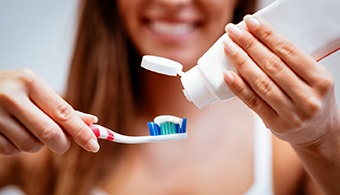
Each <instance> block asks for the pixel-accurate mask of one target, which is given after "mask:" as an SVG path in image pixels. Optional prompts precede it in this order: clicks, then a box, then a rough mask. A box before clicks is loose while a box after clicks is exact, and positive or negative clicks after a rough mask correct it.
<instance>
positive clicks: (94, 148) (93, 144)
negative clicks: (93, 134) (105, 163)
mask: <svg viewBox="0 0 340 195" xmlns="http://www.w3.org/2000/svg"><path fill="white" fill-rule="evenodd" d="M87 147H88V149H89V150H90V151H91V152H93V153H96V152H98V151H99V149H100V146H99V144H98V142H97V140H96V139H93V138H92V139H90V140H89V141H88V142H87Z"/></svg>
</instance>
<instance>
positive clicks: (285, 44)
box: [276, 41, 297, 56]
mask: <svg viewBox="0 0 340 195" xmlns="http://www.w3.org/2000/svg"><path fill="white" fill-rule="evenodd" d="M277 45H278V46H277V47H276V48H277V49H276V52H277V53H278V54H279V55H281V56H295V55H296V53H297V47H296V45H295V44H293V43H291V42H289V41H281V42H279V43H278V44H277Z"/></svg>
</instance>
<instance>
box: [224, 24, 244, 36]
mask: <svg viewBox="0 0 340 195" xmlns="http://www.w3.org/2000/svg"><path fill="white" fill-rule="evenodd" d="M226 29H227V32H228V34H232V35H236V36H241V35H242V34H243V32H242V30H241V28H240V27H238V26H236V25H235V24H228V25H227V26H226Z"/></svg>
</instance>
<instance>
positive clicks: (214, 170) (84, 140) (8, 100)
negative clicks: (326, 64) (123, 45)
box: [0, 0, 340, 194]
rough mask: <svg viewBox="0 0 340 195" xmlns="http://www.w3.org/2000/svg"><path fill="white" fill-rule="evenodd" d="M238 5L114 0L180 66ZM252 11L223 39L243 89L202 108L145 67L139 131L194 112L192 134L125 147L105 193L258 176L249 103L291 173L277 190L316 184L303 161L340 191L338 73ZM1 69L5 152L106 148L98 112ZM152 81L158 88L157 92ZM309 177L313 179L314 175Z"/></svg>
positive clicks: (139, 44) (138, 42)
mask: <svg viewBox="0 0 340 195" xmlns="http://www.w3.org/2000/svg"><path fill="white" fill-rule="evenodd" d="M235 3H236V1H222V0H216V1H208V0H200V1H194V0H168V1H166V0H154V1H146V0H118V5H119V11H120V14H121V15H122V16H123V17H122V18H123V19H124V22H125V24H126V26H125V27H126V31H127V33H128V34H129V36H130V37H131V39H132V42H133V43H134V45H135V46H136V48H137V49H138V50H139V52H140V53H141V54H154V55H160V56H165V57H168V58H171V59H174V60H177V61H179V62H181V63H182V64H183V65H184V66H185V69H189V68H190V67H192V66H193V65H195V63H196V61H197V58H198V57H199V56H201V55H202V54H203V53H204V52H205V51H206V49H207V48H209V46H210V45H211V44H212V43H213V42H214V41H215V40H216V39H217V38H218V37H219V36H220V35H221V34H222V33H224V32H223V28H224V26H225V24H227V23H228V22H229V21H230V20H231V15H232V10H233V7H234V5H235ZM156 20H157V21H160V22H163V24H165V25H167V26H166V27H165V28H166V30H164V29H163V30H160V28H161V27H159V26H158V27H157V26H156V27H155V28H157V29H158V30H157V33H156V32H154V31H155V29H154V28H152V27H150V26H149V25H148V24H149V23H148V22H149V21H156ZM245 21H246V26H244V25H239V28H235V26H234V25H228V27H227V29H226V30H227V31H228V33H229V35H230V40H227V41H226V42H225V53H226V55H227V56H228V57H229V58H230V59H231V61H232V64H233V65H234V66H235V68H236V69H237V70H238V74H236V73H235V72H226V73H225V81H226V84H227V85H228V86H229V87H230V88H231V89H232V90H233V92H234V93H235V94H236V95H237V96H238V97H239V99H234V100H231V101H229V102H228V103H226V104H222V103H218V104H216V105H214V106H211V107H209V108H206V109H204V110H198V109H197V108H195V107H194V105H192V104H191V103H188V102H187V100H186V99H185V97H184V96H183V94H182V92H181V90H179V89H181V86H180V82H179V81H178V78H169V77H164V76H161V75H156V74H153V73H151V72H146V73H144V74H145V75H144V80H143V83H142V84H143V89H145V93H144V94H143V95H144V96H145V97H141V98H143V99H145V100H146V101H145V104H143V106H145V107H143V109H141V111H140V113H139V115H138V118H136V121H135V124H134V125H135V126H134V127H135V128H134V129H145V121H149V120H150V118H152V117H153V116H155V115H159V114H160V113H164V112H167V113H168V114H172V115H178V116H190V121H189V123H188V130H190V136H189V138H188V139H187V140H186V141H185V142H171V143H161V144H157V147H155V146H154V145H139V146H138V147H137V146H129V148H128V150H127V152H126V153H125V154H124V155H123V156H122V157H121V158H120V159H117V164H118V169H117V170H118V171H117V172H115V174H112V175H111V176H110V177H109V178H108V179H107V180H106V181H105V182H103V183H102V184H101V187H102V188H103V189H104V190H105V191H107V192H110V193H112V194H140V192H143V193H145V194H162V193H163V194H164V192H167V193H169V194H242V193H244V192H245V191H247V190H248V189H249V187H250V186H251V184H252V183H253V181H254V178H253V169H252V167H253V162H252V157H253V142H252V138H253V134H252V130H253V122H254V115H253V112H251V111H250V110H249V109H248V108H246V107H245V106H244V104H243V102H244V103H245V104H246V105H248V106H249V107H250V108H251V109H252V110H254V111H255V112H256V113H257V114H258V115H259V116H261V118H262V119H263V121H264V122H265V124H266V125H267V127H269V128H270V129H271V131H272V132H273V134H274V135H276V136H277V137H278V138H280V139H276V138H275V139H274V141H273V142H274V143H273V153H274V159H273V162H274V164H273V175H274V178H279V179H282V178H285V179H284V181H287V182H280V181H282V180H274V187H275V188H274V190H275V194H292V193H294V192H295V190H296V189H297V188H298V187H299V186H300V185H302V184H306V183H307V182H310V180H309V179H306V178H308V177H307V176H306V172H305V170H304V169H303V167H302V166H301V163H300V159H302V161H303V163H304V166H305V167H307V168H308V171H309V172H310V173H311V174H312V175H313V178H314V179H315V180H316V181H318V184H319V185H320V186H322V187H323V189H324V191H325V192H329V193H330V194H331V193H334V194H335V193H336V192H337V191H338V192H339V191H340V190H339V187H337V186H336V185H337V184H336V181H339V175H340V174H337V173H339V171H340V170H339V165H338V164H336V163H333V162H339V157H336V156H334V154H339V148H340V147H339V141H338V140H339V139H340V138H339V137H340V136H339V126H340V125H339V116H338V115H339V114H338V110H337V109H336V105H335V98H334V90H333V85H334V83H333V80H332V79H331V78H332V77H331V74H330V73H329V72H328V71H327V70H326V69H325V68H323V67H322V66H320V65H319V64H318V63H317V62H315V61H314V60H312V59H311V58H310V56H308V55H307V54H305V53H304V52H303V51H301V50H299V49H298V48H297V47H296V46H295V45H294V44H292V43H290V41H289V40H286V39H285V38H284V37H282V36H281V35H279V34H278V33H276V32H275V31H274V30H273V29H272V28H271V27H270V26H269V25H267V24H266V23H265V22H264V21H262V20H259V19H257V20H255V19H251V18H249V17H248V18H246V19H245ZM254 21H255V22H254ZM256 21H257V22H256ZM169 23H176V25H179V24H180V25H183V24H184V25H187V24H189V26H185V27H186V28H187V27H188V28H187V29H190V30H185V31H184V32H185V33H184V34H182V33H179V34H178V31H177V33H175V34H174V32H175V30H174V26H171V25H170V24H169ZM191 24H193V25H191ZM219 29H220V30H219ZM165 32H166V33H165ZM282 48H284V49H282ZM269 62H270V63H269ZM296 62H299V63H298V64H297V63H296ZM301 64H303V65H301ZM271 65H275V66H271ZM288 67H289V68H288ZM278 70H280V71H278ZM0 75H1V76H0V80H1V82H0V83H3V84H1V85H0V91H1V96H0V98H1V101H0V102H1V103H0V114H1V117H0V119H6V120H2V121H0V124H1V125H2V128H1V134H0V135H1V136H0V148H1V149H2V151H1V152H2V153H3V154H15V153H18V152H19V151H27V152H37V151H38V150H39V149H40V148H41V147H42V145H46V146H47V147H48V148H49V149H51V150H52V151H54V152H57V153H63V152H64V151H66V150H67V149H68V147H69V140H68V137H69V136H70V137H72V139H74V140H75V141H76V142H77V143H78V144H79V145H81V146H82V147H83V148H84V149H87V150H89V151H94V152H95V151H97V150H98V149H99V147H98V145H96V144H95V143H96V142H92V141H89V140H95V137H94V135H93V133H92V132H91V130H90V129H89V128H88V124H91V123H93V122H95V121H96V120H97V119H96V118H95V117H94V116H92V115H88V114H85V113H79V112H77V111H75V110H74V109H73V108H72V107H71V106H70V105H68V104H67V103H66V102H65V101H63V100H62V98H61V97H60V96H59V95H57V94H56V93H55V92H53V91H52V90H51V89H50V88H49V87H48V86H46V84H45V83H44V82H43V81H42V80H41V78H40V77H39V76H37V75H36V74H35V73H33V72H32V71H29V70H19V71H1V72H0ZM264 78H268V79H264ZM269 78H270V79H269ZM7 86H11V87H7ZM263 86H265V87H263ZM155 89H157V93H158V94H159V96H157V97H155V96H154V93H152V92H154V91H155ZM302 91H303V93H301V92H302ZM13 94H15V95H13ZM169 97H171V98H169ZM239 100H241V101H243V102H241V101H239ZM46 102H49V103H48V104H46ZM50 102H52V103H50ZM32 116H34V117H32ZM240 119H242V122H240ZM226 124H227V125H226ZM8 126H9V127H11V131H10V128H8ZM13 129H14V130H13ZM207 130H209V131H207ZM236 130H237V131H236ZM240 140H241V141H240ZM281 140H284V141H285V142H283V141H281ZM326 140H327V141H326ZM27 143H28V144H27ZM32 143H33V144H32ZM240 143H241V144H240ZM288 143H290V144H291V145H289V144H288ZM291 146H292V147H291ZM292 148H294V150H295V152H297V154H298V155H299V157H300V159H299V158H298V157H297V156H296V153H295V152H294V150H292ZM314 149H316V150H314ZM330 151H331V152H330ZM332 154H333V155H332ZM282 156H284V157H285V158H282ZM334 158H336V159H335V161H334ZM329 165H331V166H332V169H329ZM287 167H289V169H287ZM282 170H284V171H282ZM1 171H5V170H1V169H0V172H1ZM27 171H28V170H27ZM330 172H332V173H330ZM183 173H186V174H183ZM209 176H210V177H209ZM208 177H209V178H208ZM328 177H329V178H328ZM330 180H331V181H330ZM311 183H312V182H311ZM145 186H153V187H152V188H147V189H146V188H145ZM174 186H177V188H174ZM311 186H312V187H311ZM308 187H310V188H309V189H314V187H315V186H314V184H313V183H312V184H311V185H308ZM313 192H315V191H313ZM315 193H317V192H315Z"/></svg>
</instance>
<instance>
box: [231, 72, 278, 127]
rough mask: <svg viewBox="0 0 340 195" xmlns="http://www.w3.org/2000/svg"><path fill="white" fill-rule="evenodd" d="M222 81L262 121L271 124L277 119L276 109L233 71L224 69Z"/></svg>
mask: <svg viewBox="0 0 340 195" xmlns="http://www.w3.org/2000/svg"><path fill="white" fill-rule="evenodd" d="M224 81H225V82H226V84H227V85H228V87H229V89H230V90H231V91H232V92H233V93H234V94H235V95H236V96H237V97H239V98H240V99H241V100H242V101H243V102H244V103H245V104H246V105H247V106H248V107H249V108H250V109H252V110H254V112H256V113H257V114H258V115H259V116H260V117H261V118H262V119H263V120H264V121H270V122H271V123H272V124H273V123H274V122H275V121H276V120H277V118H278V114H277V113H276V111H275V110H273V109H272V108H271V106H269V105H268V104H267V103H266V102H265V101H263V100H262V99H261V98H260V97H259V96H258V95H257V94H256V93H255V92H254V91H253V90H252V89H251V88H250V87H249V86H248V84H247V83H245V82H244V81H243V79H242V78H241V77H240V76H239V75H238V74H236V73H235V72H233V71H226V72H225V73H224Z"/></svg>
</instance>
